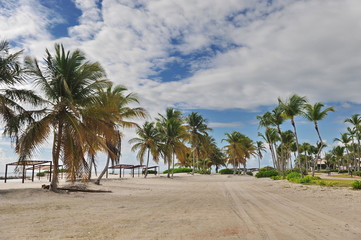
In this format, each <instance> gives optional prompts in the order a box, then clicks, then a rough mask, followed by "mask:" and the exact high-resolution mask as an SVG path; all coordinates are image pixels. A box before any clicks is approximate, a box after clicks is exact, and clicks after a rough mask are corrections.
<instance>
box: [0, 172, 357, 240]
mask: <svg viewBox="0 0 361 240" xmlns="http://www.w3.org/2000/svg"><path fill="white" fill-rule="evenodd" d="M41 184H43V183H39V182H35V183H30V182H26V183H25V184H21V183H11V184H8V183H7V184H4V183H0V239H277V240H279V239H281V240H282V239H333V240H338V239H358V240H359V239H361V217H360V216H361V191H353V190H350V189H346V188H339V189H335V188H326V187H325V188H322V187H319V186H302V185H298V184H292V183H289V182H286V181H273V180H270V179H255V178H253V177H249V176H220V175H212V176H190V175H187V174H181V175H176V177H175V178H174V179H167V178H165V177H164V176H162V177H154V176H151V177H150V178H148V179H143V178H137V177H136V178H134V179H133V178H126V179H122V180H119V179H118V178H113V179H108V180H106V181H103V185H102V186H100V187H98V186H95V185H92V188H93V189H95V188H100V189H104V190H112V191H113V192H112V193H68V194H66V193H63V194H55V193H52V192H49V191H45V190H42V189H40V186H41ZM15 187H16V188H15ZM20 187H21V188H22V189H19V188H20Z"/></svg>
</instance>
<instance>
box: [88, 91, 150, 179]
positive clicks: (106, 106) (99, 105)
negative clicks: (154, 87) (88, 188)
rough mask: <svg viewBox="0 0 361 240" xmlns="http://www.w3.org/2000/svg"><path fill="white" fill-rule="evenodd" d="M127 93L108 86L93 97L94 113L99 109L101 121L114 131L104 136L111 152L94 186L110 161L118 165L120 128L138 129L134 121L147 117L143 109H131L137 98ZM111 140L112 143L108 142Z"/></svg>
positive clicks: (120, 138) (106, 169)
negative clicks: (102, 117)
mask: <svg viewBox="0 0 361 240" xmlns="http://www.w3.org/2000/svg"><path fill="white" fill-rule="evenodd" d="M127 91H128V89H127V88H126V87H124V86H121V85H117V86H108V87H107V88H105V89H100V90H99V91H98V93H97V94H96V96H95V101H94V103H93V107H94V112H99V109H101V113H102V112H103V111H104V112H105V113H102V116H105V117H106V118H104V119H103V121H104V122H106V123H107V124H108V126H110V127H112V128H113V129H114V131H116V133H114V134H111V135H109V134H108V135H107V136H106V139H107V146H108V148H111V149H113V151H110V152H108V158H107V163H106V164H105V167H104V169H103V171H102V173H101V174H100V175H99V176H98V179H97V180H96V181H95V183H96V184H99V183H100V180H101V179H102V177H103V176H104V174H105V173H106V172H107V171H108V167H109V163H110V161H112V164H113V165H115V164H117V163H119V160H120V156H121V143H122V136H123V134H122V133H121V128H135V127H139V126H138V124H137V123H135V122H134V120H139V119H144V118H146V117H147V112H146V110H145V109H144V108H142V107H132V106H134V105H138V104H139V100H138V96H137V95H136V94H135V93H127ZM114 137H115V138H114ZM112 138H113V140H114V141H113V142H112V141H110V139H112ZM114 151H115V153H116V154H115V156H114V155H113V154H112V153H114ZM112 155H113V157H112Z"/></svg>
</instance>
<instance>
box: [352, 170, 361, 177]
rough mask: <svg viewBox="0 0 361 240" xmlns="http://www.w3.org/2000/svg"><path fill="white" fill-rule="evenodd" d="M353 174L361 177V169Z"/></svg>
mask: <svg viewBox="0 0 361 240" xmlns="http://www.w3.org/2000/svg"><path fill="white" fill-rule="evenodd" d="M353 175H355V176H359V177H361V171H356V172H353Z"/></svg>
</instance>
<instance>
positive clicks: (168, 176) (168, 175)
mask: <svg viewBox="0 0 361 240" xmlns="http://www.w3.org/2000/svg"><path fill="white" fill-rule="evenodd" d="M166 158H168V157H166ZM170 161H171V159H168V161H167V162H168V174H167V178H170Z"/></svg>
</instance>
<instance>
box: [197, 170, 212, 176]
mask: <svg viewBox="0 0 361 240" xmlns="http://www.w3.org/2000/svg"><path fill="white" fill-rule="evenodd" d="M195 172H196V173H199V174H208V175H209V174H211V171H209V170H204V169H202V170H197V171H195Z"/></svg>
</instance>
